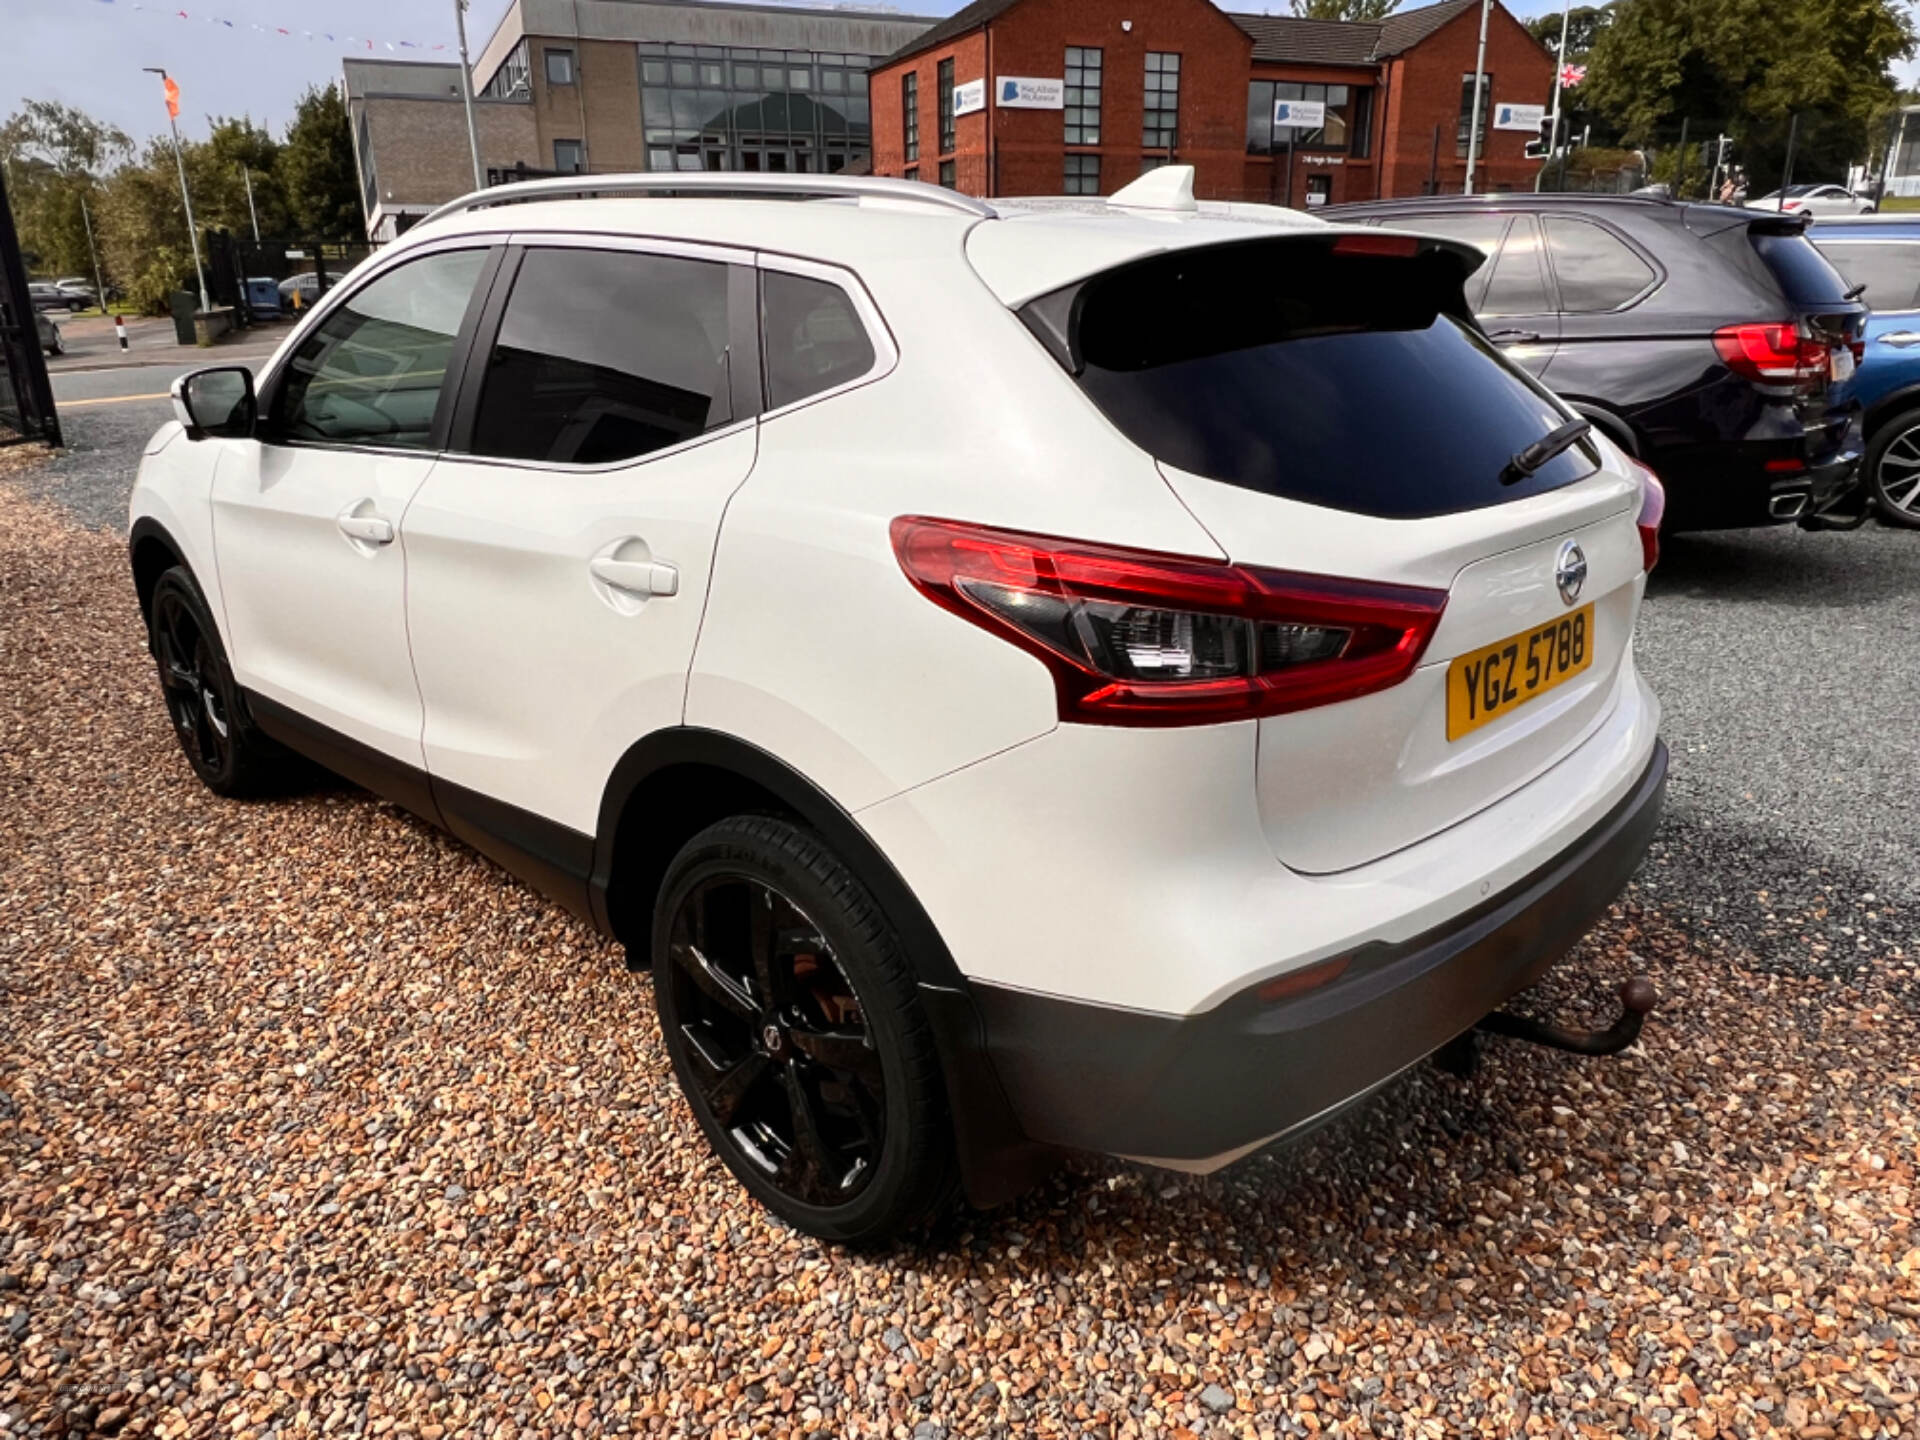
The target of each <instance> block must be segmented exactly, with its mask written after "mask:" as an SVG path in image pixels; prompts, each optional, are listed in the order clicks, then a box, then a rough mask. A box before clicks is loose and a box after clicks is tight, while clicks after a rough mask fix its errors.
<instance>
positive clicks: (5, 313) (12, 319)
mask: <svg viewBox="0 0 1920 1440" xmlns="http://www.w3.org/2000/svg"><path fill="white" fill-rule="evenodd" d="M3 168H4V167H0V169H3ZM22 440H44V441H46V442H47V444H49V445H58V444H59V443H60V417H59V415H58V414H57V413H56V412H55V411H54V408H53V386H52V384H51V383H50V382H49V381H48V379H47V357H46V356H45V355H44V354H43V353H42V352H41V349H40V322H39V319H38V317H37V316H35V314H34V313H33V296H32V294H31V293H30V292H29V291H28V289H27V267H26V263H25V261H24V260H23V258H22V257H21V254H20V235H19V232H18V231H16V230H15V229H14V228H13V205H12V203H11V202H10V201H9V200H8V198H7V185H6V176H5V175H4V174H0V445H14V444H18V443H19V442H20V441H22Z"/></svg>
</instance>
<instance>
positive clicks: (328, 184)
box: [262, 84, 366, 240]
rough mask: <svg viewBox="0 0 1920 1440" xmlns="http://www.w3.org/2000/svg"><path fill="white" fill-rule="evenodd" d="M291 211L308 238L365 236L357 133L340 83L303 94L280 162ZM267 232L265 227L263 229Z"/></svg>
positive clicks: (279, 166)
mask: <svg viewBox="0 0 1920 1440" xmlns="http://www.w3.org/2000/svg"><path fill="white" fill-rule="evenodd" d="M276 173H277V174H278V176H279V179H280V183H281V186H282V187H283V189H284V192H285V195H286V203H287V208H288V211H289V212H290V214H291V217H292V220H293V223H294V226H295V227H296V229H297V230H298V232H299V234H300V237H301V238H303V239H314V240H361V239H364V238H365V235H366V232H365V229H364V221H363V219H362V216H361V210H360V181H359V179H358V177H357V175H356V173H355V171H354V165H353V132H352V130H351V129H350V128H349V126H348V123H347V103H346V101H345V99H344V98H343V97H342V96H341V94H340V90H339V87H338V86H335V85H331V84H330V85H328V86H327V87H326V88H325V89H324V90H323V89H321V88H319V87H318V86H315V87H313V88H311V89H309V90H308V91H307V93H306V94H305V95H302V96H301V97H300V103H299V105H298V106H297V107H296V108H295V110H294V115H293V121H292V123H291V124H289V125H288V126H287V138H286V141H285V143H284V144H283V145H282V146H281V148H280V154H279V158H278V161H277V165H276ZM262 233H264V226H263V227H262Z"/></svg>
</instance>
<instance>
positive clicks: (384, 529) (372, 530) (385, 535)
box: [339, 513, 393, 545]
mask: <svg viewBox="0 0 1920 1440" xmlns="http://www.w3.org/2000/svg"><path fill="white" fill-rule="evenodd" d="M339 523H340V533H341V534H342V535H345V536H347V537H348V538H349V539H352V540H360V541H364V542H365V543H366V544H368V545H391V544H392V543H393V522H392V521H391V520H389V519H387V518H386V517H385V516H383V515H354V514H351V513H349V514H346V515H342V516H341V517H340V522H339Z"/></svg>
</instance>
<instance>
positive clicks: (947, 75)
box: [939, 60, 953, 185]
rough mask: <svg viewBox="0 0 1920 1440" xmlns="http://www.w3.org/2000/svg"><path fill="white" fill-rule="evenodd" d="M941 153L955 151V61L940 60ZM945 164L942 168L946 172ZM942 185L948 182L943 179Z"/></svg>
mask: <svg viewBox="0 0 1920 1440" xmlns="http://www.w3.org/2000/svg"><path fill="white" fill-rule="evenodd" d="M939 78H940V153H941V154H942V155H947V154H951V153H952V151H953V61H951V60H942V61H941V62H940V77H939ZM945 168H946V167H945V166H942V167H941V169H942V171H943V172H944V170H945ZM940 183H941V184H942V185H944V184H946V183H947V182H946V181H945V180H944V179H943V180H941V182H940Z"/></svg>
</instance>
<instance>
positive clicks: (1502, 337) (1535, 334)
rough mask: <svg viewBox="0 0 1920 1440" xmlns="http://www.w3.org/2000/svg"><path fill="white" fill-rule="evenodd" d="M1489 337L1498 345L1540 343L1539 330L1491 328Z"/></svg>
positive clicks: (1488, 333)
mask: <svg viewBox="0 0 1920 1440" xmlns="http://www.w3.org/2000/svg"><path fill="white" fill-rule="evenodd" d="M1487 339H1489V340H1491V341H1493V343H1494V344H1496V345H1538V344H1539V343H1540V332H1539V331H1537V330H1489V331H1488V332H1487Z"/></svg>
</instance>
